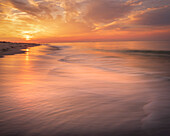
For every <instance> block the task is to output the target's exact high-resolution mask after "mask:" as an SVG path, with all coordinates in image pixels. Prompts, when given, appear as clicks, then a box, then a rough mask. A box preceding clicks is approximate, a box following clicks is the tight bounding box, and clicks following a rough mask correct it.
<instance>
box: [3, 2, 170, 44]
mask: <svg viewBox="0 0 170 136" xmlns="http://www.w3.org/2000/svg"><path fill="white" fill-rule="evenodd" d="M169 37H170V0H0V40H1V41H2V40H5V41H29V42H30V41H31V42H32V41H33V42H74V41H112V40H170V39H169Z"/></svg>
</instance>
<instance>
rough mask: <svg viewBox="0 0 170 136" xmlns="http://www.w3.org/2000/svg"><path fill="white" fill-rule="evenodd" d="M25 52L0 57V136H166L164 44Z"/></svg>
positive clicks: (168, 105)
mask: <svg viewBox="0 0 170 136" xmlns="http://www.w3.org/2000/svg"><path fill="white" fill-rule="evenodd" d="M56 47H60V48H61V50H57V48H56ZM27 51H28V52H27V53H26V54H16V55H12V56H5V57H4V58H0V135H2V136H169V135H170V128H169V126H170V91H169V90H170V86H169V81H170V71H169V69H170V61H169V60H170V43H169V42H107V43H95V42H93V43H65V44H64V43H63V44H60V43H58V44H57V43H52V44H49V45H42V46H38V47H32V48H29V50H28V49H27Z"/></svg>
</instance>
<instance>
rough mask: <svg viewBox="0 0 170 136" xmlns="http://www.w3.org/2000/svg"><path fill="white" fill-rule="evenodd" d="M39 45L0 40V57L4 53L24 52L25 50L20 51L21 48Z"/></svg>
mask: <svg viewBox="0 0 170 136" xmlns="http://www.w3.org/2000/svg"><path fill="white" fill-rule="evenodd" d="M39 45H40V44H35V43H11V42H0V57H3V56H4V55H13V54H19V53H24V52H25V51H22V49H26V48H28V47H33V46H39Z"/></svg>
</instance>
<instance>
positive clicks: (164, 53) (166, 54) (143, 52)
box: [95, 49, 170, 56]
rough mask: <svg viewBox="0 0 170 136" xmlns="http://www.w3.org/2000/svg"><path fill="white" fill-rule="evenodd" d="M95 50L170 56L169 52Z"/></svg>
mask: <svg viewBox="0 0 170 136" xmlns="http://www.w3.org/2000/svg"><path fill="white" fill-rule="evenodd" d="M95 50H97V51H103V52H118V53H133V54H143V55H163V56H170V51H165V50H104V49H95Z"/></svg>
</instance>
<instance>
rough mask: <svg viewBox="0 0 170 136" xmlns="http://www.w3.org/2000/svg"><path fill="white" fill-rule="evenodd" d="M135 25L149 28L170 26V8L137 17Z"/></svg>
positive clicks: (148, 12) (150, 11)
mask: <svg viewBox="0 0 170 136" xmlns="http://www.w3.org/2000/svg"><path fill="white" fill-rule="evenodd" d="M133 23H135V24H138V25H149V26H166V25H170V6H166V7H164V8H158V9H153V10H149V11H147V12H144V13H142V14H139V15H137V16H135V20H134V21H133Z"/></svg>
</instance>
